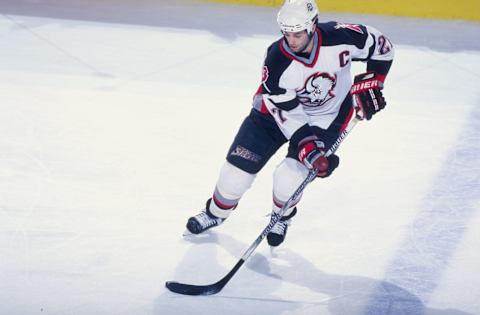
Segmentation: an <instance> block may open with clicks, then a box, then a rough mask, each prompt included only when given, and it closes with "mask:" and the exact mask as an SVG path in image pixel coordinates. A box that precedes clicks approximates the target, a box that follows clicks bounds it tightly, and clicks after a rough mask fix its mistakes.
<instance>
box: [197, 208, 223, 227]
mask: <svg viewBox="0 0 480 315" xmlns="http://www.w3.org/2000/svg"><path fill="white" fill-rule="evenodd" d="M195 219H196V220H197V221H198V223H200V225H202V226H203V227H204V228H208V227H211V226H214V225H218V224H220V223H222V219H220V218H212V217H211V216H209V215H208V214H207V213H206V212H201V213H199V214H197V215H196V216H195Z"/></svg>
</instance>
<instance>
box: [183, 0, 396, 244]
mask: <svg viewBox="0 0 480 315" xmlns="http://www.w3.org/2000/svg"><path fill="white" fill-rule="evenodd" d="M277 22H278V25H279V27H280V30H281V32H282V34H283V37H282V38H281V39H279V40H278V41H276V42H274V43H273V44H272V45H270V47H269V48H268V50H267V53H266V57H265V61H264V65H263V73H262V82H261V84H260V87H259V88H258V91H257V93H256V94H255V96H254V100H253V108H252V110H251V112H250V114H249V115H248V116H247V117H246V118H245V120H244V121H243V123H242V125H241V126H240V129H239V130H238V133H237V135H236V137H235V139H234V140H233V143H232V145H231V147H230V149H229V150H228V153H227V157H226V162H225V164H224V165H223V167H222V168H221V170H220V175H219V178H218V181H217V183H216V186H215V189H214V192H213V196H212V197H211V198H210V199H208V200H207V202H206V207H205V209H203V210H202V211H201V213H200V214H197V215H195V216H193V217H191V218H189V219H188V222H187V229H188V230H189V231H190V232H191V233H194V234H199V233H202V232H204V231H206V230H208V229H210V228H212V227H215V226H218V225H220V224H221V223H223V222H224V221H225V220H226V219H227V218H228V216H229V215H230V214H231V213H232V210H234V209H235V208H236V207H237V205H238V202H239V200H240V199H241V197H242V196H243V194H244V193H245V192H246V190H247V189H248V188H249V187H250V186H251V185H252V182H253V181H254V179H255V176H256V174H257V173H258V172H259V171H260V170H261V169H262V167H263V166H264V165H265V164H266V163H267V161H268V160H269V159H270V157H272V155H273V154H274V153H275V152H276V151H277V150H278V149H279V148H280V147H281V146H282V145H283V144H285V143H288V153H287V156H286V157H285V159H284V160H283V161H282V162H281V163H280V164H279V165H278V166H277V167H276V169H275V171H274V174H273V209H272V212H278V211H279V210H280V209H281V208H282V207H283V205H284V204H285V203H286V201H287V200H288V199H289V198H290V196H291V195H292V194H293V192H294V191H295V189H296V188H297V187H298V186H299V184H300V183H301V182H302V181H303V180H304V179H305V178H306V176H307V174H308V172H309V169H317V170H318V171H319V172H318V176H319V177H321V178H324V177H327V176H329V175H330V174H331V173H332V172H333V170H334V169H335V168H337V166H338V165H339V158H338V156H337V155H330V156H328V157H325V156H324V154H325V152H326V151H327V150H328V148H329V147H330V146H331V145H332V144H333V142H334V141H335V140H336V139H337V137H338V136H339V134H340V133H341V132H342V131H343V129H344V128H345V127H346V125H347V124H348V122H349V121H350V119H351V118H352V117H353V115H354V114H355V110H356V111H357V115H362V117H363V118H365V119H367V120H370V119H371V118H372V117H373V115H375V114H376V113H377V112H379V111H380V110H382V109H383V108H384V107H385V105H386V102H385V99H384V97H383V95H382V88H383V82H384V81H385V77H386V76H387V73H388V71H389V69H390V66H391V64H392V60H393V55H394V49H393V46H392V44H391V42H390V41H389V39H388V38H387V37H386V36H385V35H383V34H382V33H381V32H380V31H378V30H377V29H375V28H373V27H370V26H367V25H360V24H346V23H338V22H328V23H320V22H319V21H318V9H317V6H316V3H315V1H314V0H287V1H285V3H284V4H283V6H282V7H281V9H280V11H279V13H278V17H277ZM353 61H363V62H366V72H365V73H362V74H359V75H357V76H355V78H354V82H353V85H352V75H351V72H350V70H351V64H352V62H353ZM353 98H355V103H356V104H357V105H356V106H357V107H356V109H355V110H354V108H353V104H354V102H353V100H352V99H353ZM300 198H301V196H300V197H298V198H297V199H296V200H295V202H294V205H293V206H292V207H291V208H289V209H288V210H287V211H286V212H285V214H284V215H283V217H282V218H281V219H280V221H278V223H277V224H276V225H275V226H274V227H273V228H272V230H271V231H270V233H269V234H268V235H267V241H268V244H269V245H271V246H278V245H280V244H281V243H282V242H283V241H284V239H285V236H286V233H287V228H288V226H289V224H290V222H291V219H292V218H293V217H294V216H295V214H296V213H297V208H296V206H295V205H296V204H297V203H298V201H300Z"/></svg>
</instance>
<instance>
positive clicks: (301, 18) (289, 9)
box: [277, 0, 318, 35]
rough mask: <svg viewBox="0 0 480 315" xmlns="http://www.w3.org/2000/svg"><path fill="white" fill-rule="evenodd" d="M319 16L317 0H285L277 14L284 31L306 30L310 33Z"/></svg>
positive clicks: (278, 21)
mask: <svg viewBox="0 0 480 315" xmlns="http://www.w3.org/2000/svg"><path fill="white" fill-rule="evenodd" d="M317 17H318V8H317V4H316V3H315V0H285V3H284V4H283V6H282V7H281V8H280V11H279V12H278V16H277V23H278V25H279V26H280V29H281V30H282V32H292V33H295V32H300V31H303V30H306V31H307V33H308V34H309V35H310V34H311V33H312V31H313V25H314V24H315V22H316V20H317Z"/></svg>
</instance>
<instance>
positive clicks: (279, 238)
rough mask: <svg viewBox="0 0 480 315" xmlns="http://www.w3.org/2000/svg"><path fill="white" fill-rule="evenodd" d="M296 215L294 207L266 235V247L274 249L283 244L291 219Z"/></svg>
mask: <svg viewBox="0 0 480 315" xmlns="http://www.w3.org/2000/svg"><path fill="white" fill-rule="evenodd" d="M295 214H297V208H296V207H295V208H294V209H293V211H292V213H290V214H289V215H288V216H283V217H282V218H281V219H280V220H279V221H278V222H277V223H276V224H275V225H274V226H273V228H272V229H271V230H270V232H269V233H268V234H267V242H268V245H270V246H273V247H276V246H279V245H280V244H282V243H283V241H284V240H285V237H286V236H287V230H288V226H289V225H290V224H291V222H292V218H293V217H294V216H295Z"/></svg>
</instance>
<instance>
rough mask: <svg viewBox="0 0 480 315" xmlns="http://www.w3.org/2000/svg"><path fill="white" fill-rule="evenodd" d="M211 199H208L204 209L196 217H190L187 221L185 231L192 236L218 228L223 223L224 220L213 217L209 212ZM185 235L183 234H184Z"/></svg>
mask: <svg viewBox="0 0 480 315" xmlns="http://www.w3.org/2000/svg"><path fill="white" fill-rule="evenodd" d="M210 202H211V199H208V201H207V204H206V206H205V209H203V210H202V212H200V213H199V214H197V215H194V216H193V217H190V218H189V219H188V221H187V231H188V232H190V233H192V234H200V233H203V232H205V231H206V230H208V229H211V228H213V227H215V226H218V225H220V224H222V223H223V221H225V219H221V218H218V217H216V216H214V215H213V214H212V213H211V212H210V210H209V206H210ZM184 235H185V234H184Z"/></svg>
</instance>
